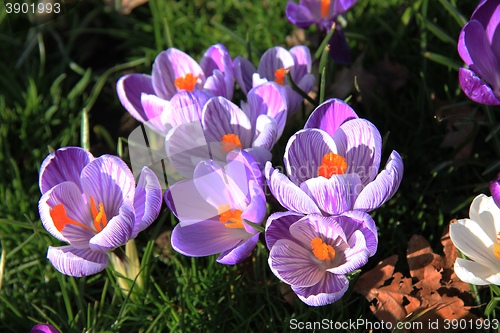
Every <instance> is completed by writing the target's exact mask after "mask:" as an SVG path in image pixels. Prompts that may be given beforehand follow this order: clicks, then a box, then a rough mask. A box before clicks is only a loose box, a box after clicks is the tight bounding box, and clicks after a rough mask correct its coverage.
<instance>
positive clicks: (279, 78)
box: [274, 67, 285, 86]
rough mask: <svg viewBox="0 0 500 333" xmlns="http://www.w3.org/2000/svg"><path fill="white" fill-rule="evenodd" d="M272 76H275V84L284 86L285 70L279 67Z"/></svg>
mask: <svg viewBox="0 0 500 333" xmlns="http://www.w3.org/2000/svg"><path fill="white" fill-rule="evenodd" d="M274 76H276V79H274V82H276V83H277V84H279V85H280V86H284V85H285V68H283V67H281V68H280V69H277V70H276V72H274Z"/></svg>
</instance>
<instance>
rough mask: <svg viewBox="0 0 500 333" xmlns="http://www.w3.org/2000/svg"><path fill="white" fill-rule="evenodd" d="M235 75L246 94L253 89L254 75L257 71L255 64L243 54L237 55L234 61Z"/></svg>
mask: <svg viewBox="0 0 500 333" xmlns="http://www.w3.org/2000/svg"><path fill="white" fill-rule="evenodd" d="M233 70H234V77H235V79H236V82H238V84H239V86H240V88H241V90H242V91H243V93H244V94H245V95H246V94H248V92H249V91H250V89H252V86H253V85H252V75H253V73H256V72H257V69H256V68H255V66H254V65H253V64H252V63H251V62H250V60H247V59H245V58H243V57H242V56H237V57H236V58H235V59H234V61H233Z"/></svg>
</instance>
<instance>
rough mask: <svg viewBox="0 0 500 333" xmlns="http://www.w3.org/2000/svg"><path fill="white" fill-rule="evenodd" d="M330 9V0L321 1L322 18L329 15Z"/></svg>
mask: <svg viewBox="0 0 500 333" xmlns="http://www.w3.org/2000/svg"><path fill="white" fill-rule="evenodd" d="M329 9H330V0H321V16H323V17H325V16H327V15H328V12H329Z"/></svg>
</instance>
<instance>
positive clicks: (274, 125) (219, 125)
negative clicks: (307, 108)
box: [165, 82, 287, 178]
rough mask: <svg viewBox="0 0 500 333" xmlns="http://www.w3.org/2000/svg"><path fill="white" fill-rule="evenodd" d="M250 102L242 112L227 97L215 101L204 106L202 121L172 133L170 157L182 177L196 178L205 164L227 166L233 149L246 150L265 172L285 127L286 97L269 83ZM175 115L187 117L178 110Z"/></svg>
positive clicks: (252, 94) (251, 94) (168, 141)
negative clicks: (195, 175) (209, 160)
mask: <svg viewBox="0 0 500 333" xmlns="http://www.w3.org/2000/svg"><path fill="white" fill-rule="evenodd" d="M247 98H248V103H245V102H242V108H241V109H240V108H239V107H238V106H237V105H235V104H234V103H232V102H231V101H229V100H227V99H226V98H224V97H213V98H211V99H210V100H209V101H208V102H206V104H205V105H204V107H203V110H202V112H201V119H196V120H193V121H191V122H185V123H182V124H180V125H178V126H176V127H174V128H172V129H171V130H170V131H169V132H168V135H167V136H166V138H165V148H166V153H167V156H168V158H169V160H170V161H171V162H172V165H173V166H174V167H175V169H176V170H177V171H178V172H179V173H180V174H182V175H183V176H185V177H187V178H192V177H193V171H194V168H195V167H196V165H197V164H198V163H199V162H200V161H201V160H206V159H213V160H215V161H219V162H225V161H226V154H227V153H228V152H230V151H231V150H233V149H244V150H245V151H246V152H248V153H250V155H252V157H253V158H254V159H255V160H256V161H257V163H258V164H259V165H260V166H261V169H263V168H264V165H265V162H267V161H269V160H270V159H271V152H270V150H271V148H272V147H273V146H274V144H275V143H276V141H278V139H279V138H280V136H281V134H282V132H283V128H284V127H285V122H286V117H287V109H286V104H285V97H284V95H283V91H282V90H281V89H280V88H279V86H278V85H277V84H276V83H274V82H267V83H265V84H262V85H260V86H257V87H255V88H253V89H251V90H250V92H249V93H248V95H247ZM172 114H179V115H180V114H184V115H186V114H187V113H186V110H184V109H174V110H173V113H172ZM179 117H180V116H179ZM189 117H190V118H192V119H195V118H196V116H192V117H191V116H189Z"/></svg>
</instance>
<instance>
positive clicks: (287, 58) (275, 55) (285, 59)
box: [257, 46, 294, 81]
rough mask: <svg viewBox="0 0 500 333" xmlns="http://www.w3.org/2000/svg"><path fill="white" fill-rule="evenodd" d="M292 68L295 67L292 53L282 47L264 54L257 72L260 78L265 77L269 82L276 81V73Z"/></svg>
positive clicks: (274, 48) (271, 49)
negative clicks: (282, 69)
mask: <svg viewBox="0 0 500 333" xmlns="http://www.w3.org/2000/svg"><path fill="white" fill-rule="evenodd" d="M292 66H294V62H293V57H292V55H291V54H290V52H288V51H287V50H286V49H284V48H283V47H281V46H275V47H272V48H270V49H268V50H267V51H266V52H264V54H263V55H262V57H261V58H260V62H259V67H258V68H257V72H258V73H259V75H260V77H264V78H266V79H267V80H268V81H274V80H275V79H276V76H275V74H274V73H275V72H276V71H277V70H278V69H281V68H284V69H288V68H290V67H292Z"/></svg>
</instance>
